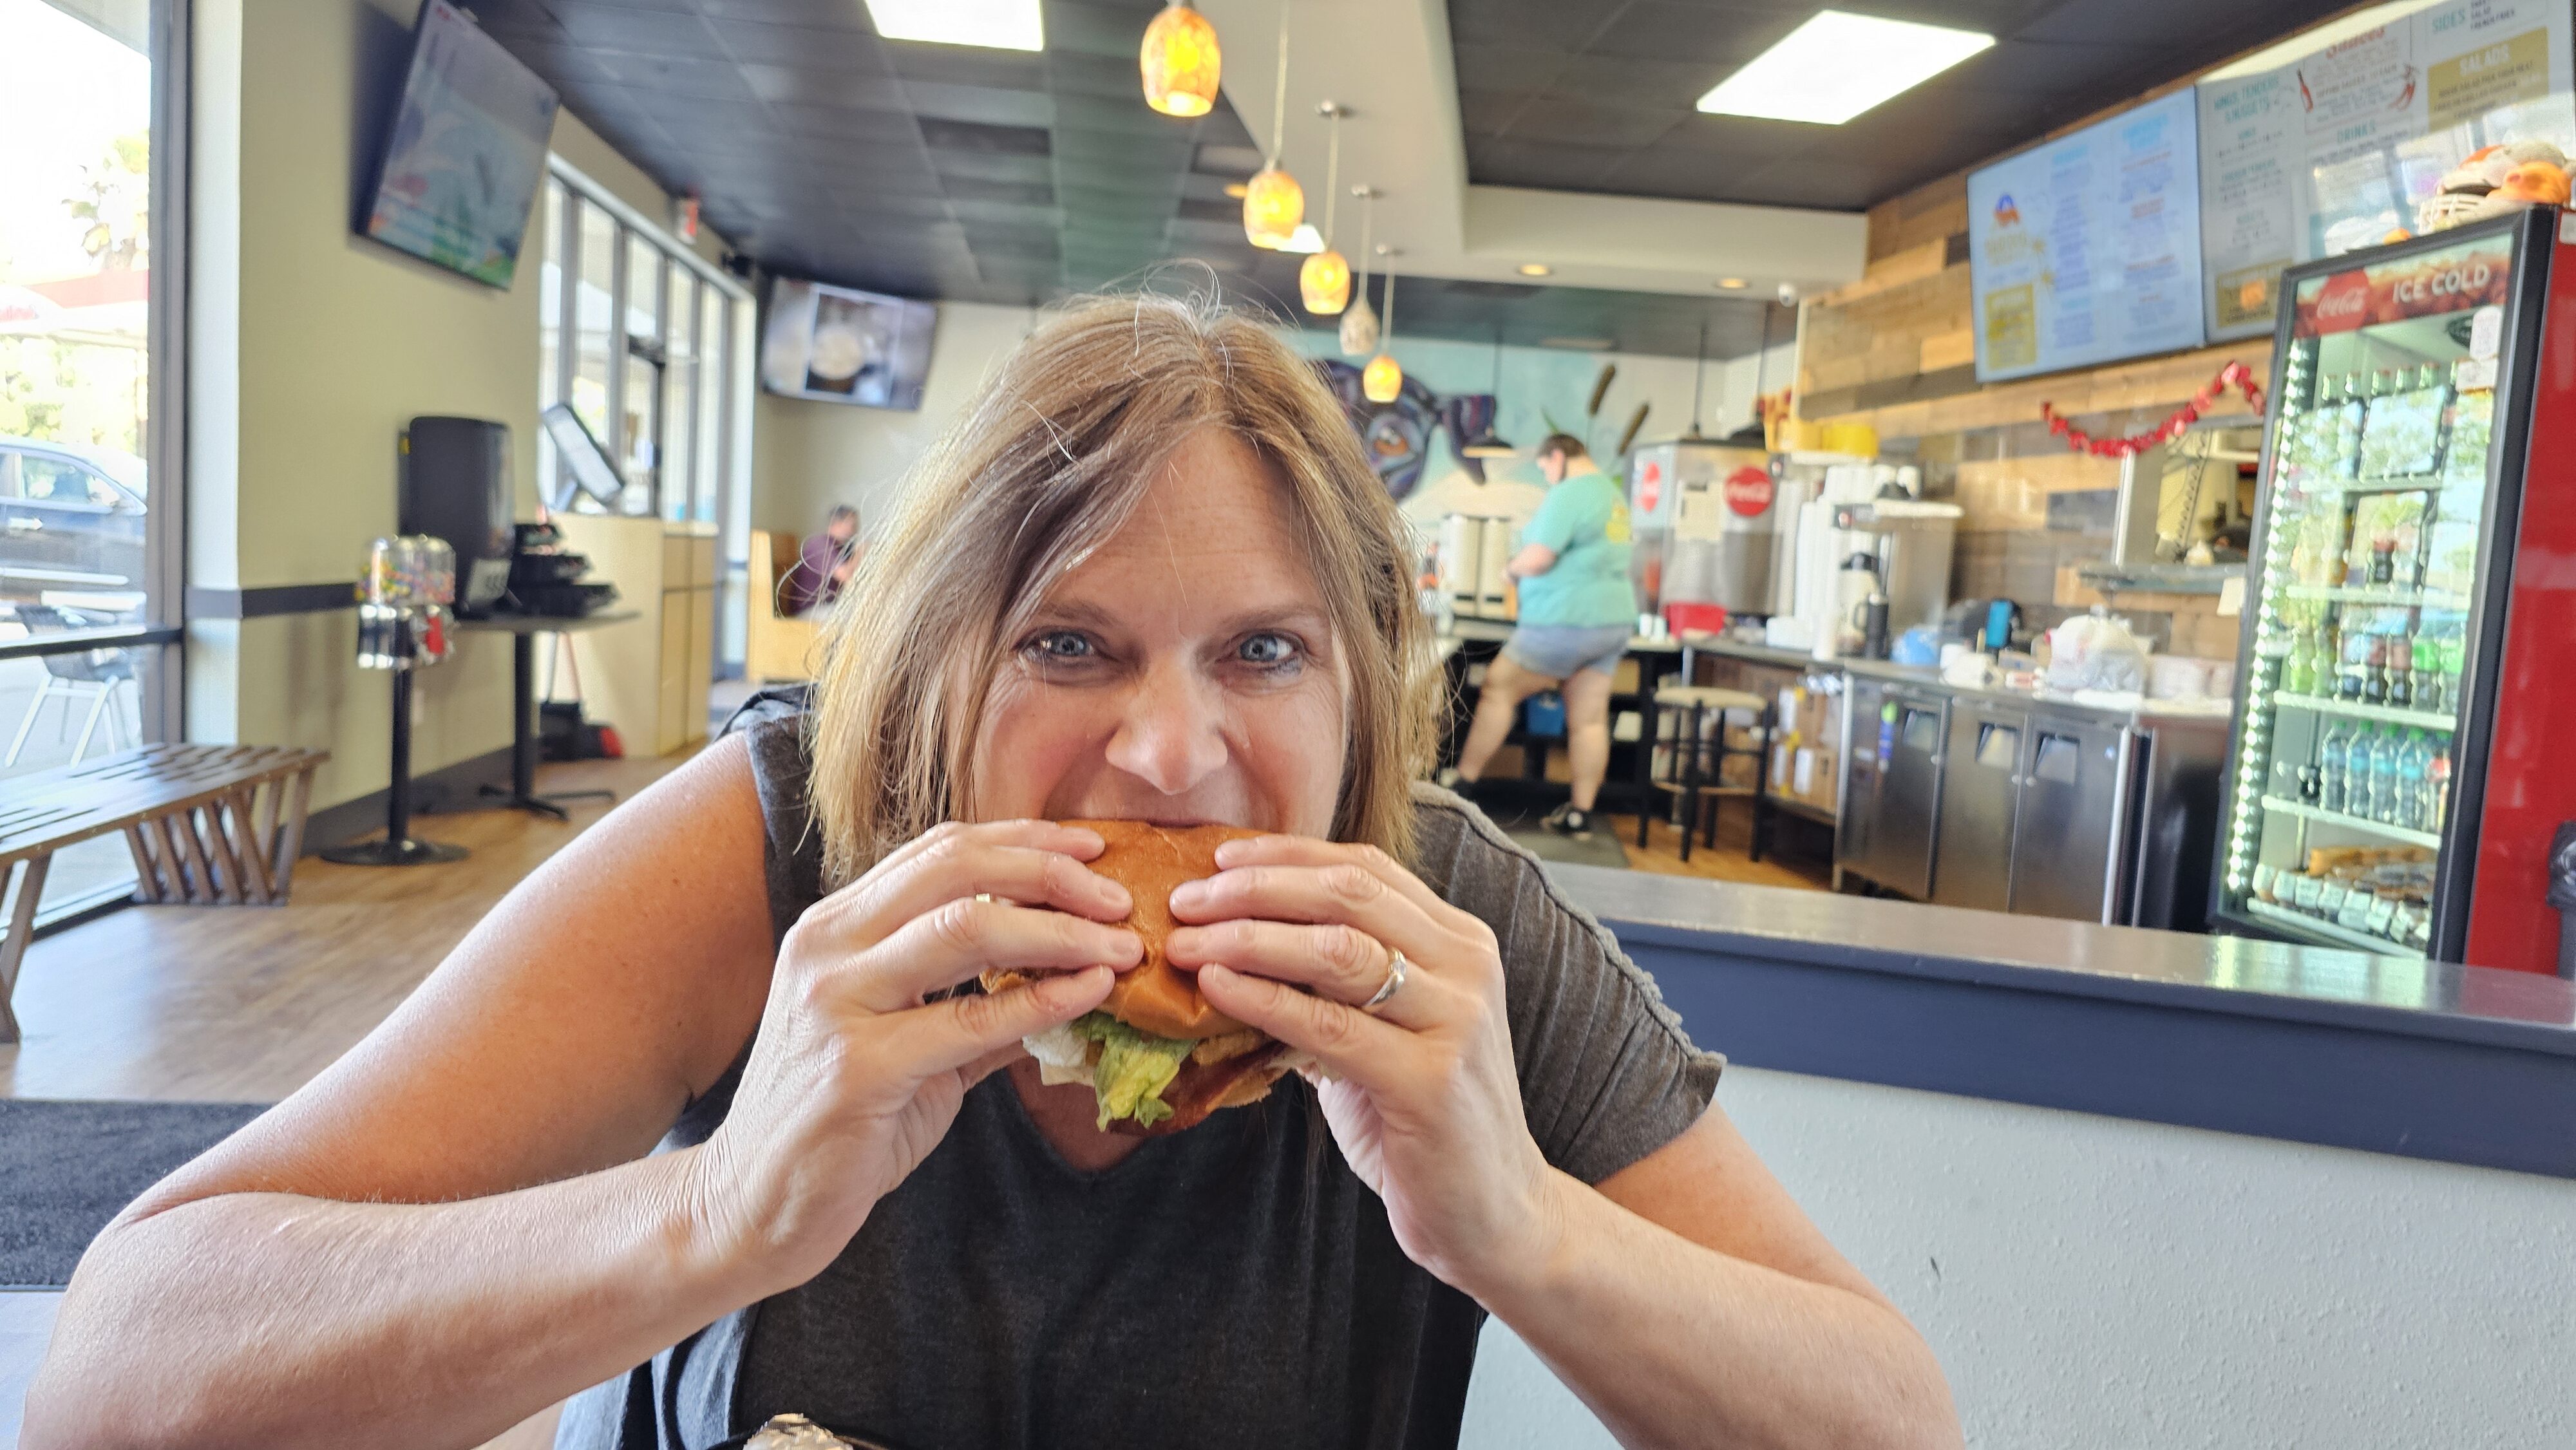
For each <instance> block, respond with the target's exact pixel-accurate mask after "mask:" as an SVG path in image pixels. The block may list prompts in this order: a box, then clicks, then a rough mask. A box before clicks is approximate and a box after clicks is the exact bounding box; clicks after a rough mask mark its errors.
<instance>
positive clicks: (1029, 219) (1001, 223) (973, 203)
mask: <svg viewBox="0 0 2576 1450" xmlns="http://www.w3.org/2000/svg"><path fill="white" fill-rule="evenodd" d="M948 205H949V209H950V210H951V211H953V212H955V213H956V214H957V220H958V221H959V222H960V223H961V224H963V225H964V226H965V228H966V230H967V231H968V232H969V233H970V234H971V233H972V232H973V231H974V230H975V229H976V228H978V227H982V228H986V229H993V228H1001V229H1010V230H1018V231H1024V232H1045V233H1047V234H1049V235H1050V236H1052V235H1053V234H1055V233H1057V232H1060V231H1062V230H1064V210H1063V208H1061V207H1057V206H1054V205H1050V204H1045V203H1040V204H1037V205H1026V204H1023V203H1019V202H1013V201H981V200H977V199H975V198H972V197H959V198H955V199H953V200H951V201H950V202H949V204H948Z"/></svg>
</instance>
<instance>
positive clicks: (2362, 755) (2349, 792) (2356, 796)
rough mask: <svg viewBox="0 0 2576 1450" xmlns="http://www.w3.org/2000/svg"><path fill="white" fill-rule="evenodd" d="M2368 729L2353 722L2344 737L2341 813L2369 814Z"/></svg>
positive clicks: (2363, 816)
mask: <svg viewBox="0 0 2576 1450" xmlns="http://www.w3.org/2000/svg"><path fill="white" fill-rule="evenodd" d="M2370 790H2371V781H2370V731H2369V730H2368V729H2367V728H2365V727H2364V726H2362V725H2361V724H2360V723H2359V722H2357V721H2356V722H2355V723H2354V725H2353V727H2352V733H2351V734H2349V735H2347V736H2345V737H2344V766H2343V813H2344V814H2345V815H2348V816H2360V817H2362V818H2363V819H2365V820H2367V819H2368V818H2369V816H2370Z"/></svg>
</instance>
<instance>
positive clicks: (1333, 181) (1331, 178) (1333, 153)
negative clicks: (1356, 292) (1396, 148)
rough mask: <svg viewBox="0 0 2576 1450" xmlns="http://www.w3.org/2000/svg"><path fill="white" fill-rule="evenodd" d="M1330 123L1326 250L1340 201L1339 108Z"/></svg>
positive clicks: (1340, 135)
mask: <svg viewBox="0 0 2576 1450" xmlns="http://www.w3.org/2000/svg"><path fill="white" fill-rule="evenodd" d="M1281 89H1283V90H1284V89H1286V87H1284V86H1283V87H1281ZM1332 121H1333V130H1332V137H1333V139H1332V144H1331V146H1330V148H1329V149H1328V151H1327V153H1326V154H1327V155H1329V156H1330V157H1331V159H1330V160H1328V161H1326V162H1325V163H1324V245H1325V247H1327V248H1330V247H1331V246H1332V245H1333V214H1334V212H1333V209H1334V207H1336V206H1337V205H1339V204H1340V202H1341V199H1342V108H1341V107H1339V106H1335V107H1334V108H1333V115H1332Z"/></svg>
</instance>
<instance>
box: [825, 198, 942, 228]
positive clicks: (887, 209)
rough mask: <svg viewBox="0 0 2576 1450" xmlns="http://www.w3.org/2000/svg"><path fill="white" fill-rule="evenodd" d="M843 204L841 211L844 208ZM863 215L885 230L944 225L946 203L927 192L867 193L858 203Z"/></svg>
mask: <svg viewBox="0 0 2576 1450" xmlns="http://www.w3.org/2000/svg"><path fill="white" fill-rule="evenodd" d="M847 205H850V204H845V208H844V209H846V208H847ZM855 205H859V206H861V207H863V208H864V214H865V215H866V216H867V217H868V218H870V219H871V220H873V221H876V222H878V223H879V224H882V225H889V226H909V225H911V224H913V223H915V222H933V221H945V220H947V218H948V215H949V210H948V206H949V204H948V200H947V197H946V196H945V195H944V194H938V195H934V194H932V193H929V192H908V191H876V192H869V193H868V194H867V195H866V196H865V197H864V198H863V199H862V200H861V201H860V202H858V203H855Z"/></svg>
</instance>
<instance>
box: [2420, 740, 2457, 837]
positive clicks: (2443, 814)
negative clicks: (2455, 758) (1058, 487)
mask: <svg viewBox="0 0 2576 1450" xmlns="http://www.w3.org/2000/svg"><path fill="white" fill-rule="evenodd" d="M2450 814H2451V743H2450V742H2449V741H2447V740H2445V741H2443V742H2442V743H2441V744H2440V745H2437V746H2435V747H2434V748H2433V753H2432V756H2431V758H2430V759H2428V760H2426V761H2425V762H2424V829H2425V830H2428V831H2438V830H2440V829H2442V822H2443V821H2445V820H2447V819H2449V817H2450Z"/></svg>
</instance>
